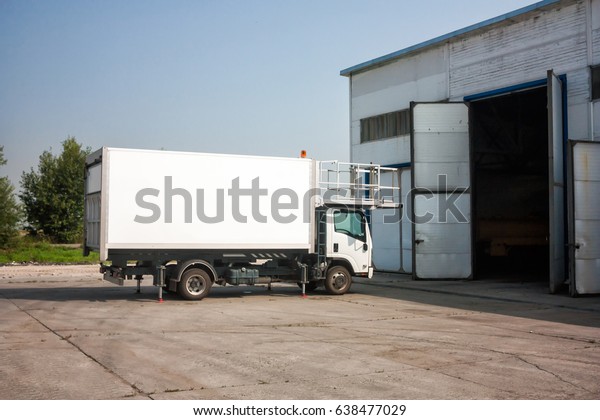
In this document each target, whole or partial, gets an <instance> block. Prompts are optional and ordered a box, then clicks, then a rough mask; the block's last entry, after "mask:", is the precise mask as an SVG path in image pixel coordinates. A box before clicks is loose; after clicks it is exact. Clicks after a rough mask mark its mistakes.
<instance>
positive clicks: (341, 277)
mask: <svg viewBox="0 0 600 420" xmlns="http://www.w3.org/2000/svg"><path fill="white" fill-rule="evenodd" d="M331 280H332V281H331V285H332V286H333V288H334V289H335V290H342V289H343V288H344V287H346V285H347V284H348V278H347V277H346V274H344V273H343V272H341V271H337V272H336V273H335V274H333V276H332V277H331Z"/></svg>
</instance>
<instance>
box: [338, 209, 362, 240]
mask: <svg viewBox="0 0 600 420" xmlns="http://www.w3.org/2000/svg"><path fill="white" fill-rule="evenodd" d="M333 220H334V226H335V231H336V232H339V233H343V234H345V235H348V236H351V237H353V238H356V239H358V240H361V241H363V242H366V241H367V235H366V233H365V216H364V214H362V212H358V211H352V210H336V211H335V212H334V213H333Z"/></svg>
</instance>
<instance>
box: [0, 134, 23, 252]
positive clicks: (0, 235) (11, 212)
mask: <svg viewBox="0 0 600 420" xmlns="http://www.w3.org/2000/svg"><path fill="white" fill-rule="evenodd" d="M5 164H6V159H4V146H0V166H2V165H5ZM20 210H21V209H20V207H19V205H18V203H17V200H16V199H15V195H14V188H13V186H12V184H11V183H10V181H9V180H8V177H7V176H5V177H2V178H0V247H6V246H7V245H8V244H9V243H10V241H11V239H13V238H14V237H15V236H16V234H17V223H19V220H20V219H21V211H20Z"/></svg>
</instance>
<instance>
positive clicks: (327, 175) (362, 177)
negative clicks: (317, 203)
mask: <svg viewBox="0 0 600 420" xmlns="http://www.w3.org/2000/svg"><path fill="white" fill-rule="evenodd" d="M387 174H390V176H386V175H387ZM384 181H385V183H384ZM319 188H320V189H321V197H322V199H323V203H324V204H329V205H331V204H333V205H335V204H338V205H349V206H355V207H365V208H395V207H399V206H400V186H399V177H398V170H397V169H395V168H387V167H385V166H381V165H375V164H372V163H369V164H366V163H348V162H339V161H337V160H333V161H321V162H319Z"/></svg>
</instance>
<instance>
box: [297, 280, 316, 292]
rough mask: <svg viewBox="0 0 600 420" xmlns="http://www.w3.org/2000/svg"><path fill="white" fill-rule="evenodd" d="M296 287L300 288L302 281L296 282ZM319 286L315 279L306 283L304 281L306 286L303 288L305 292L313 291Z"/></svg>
mask: <svg viewBox="0 0 600 420" xmlns="http://www.w3.org/2000/svg"><path fill="white" fill-rule="evenodd" d="M298 287H299V288H300V289H302V283H298ZM318 287H319V283H318V282H316V281H309V282H308V283H306V286H305V287H304V290H306V291H307V292H314V291H315V290H317V288H318Z"/></svg>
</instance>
